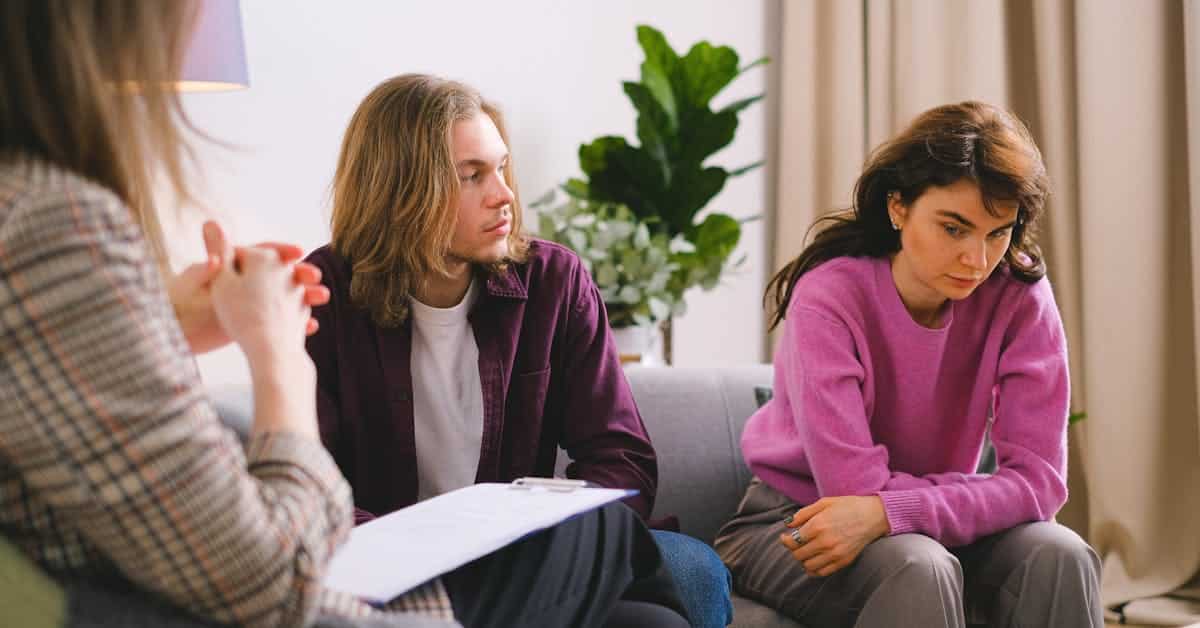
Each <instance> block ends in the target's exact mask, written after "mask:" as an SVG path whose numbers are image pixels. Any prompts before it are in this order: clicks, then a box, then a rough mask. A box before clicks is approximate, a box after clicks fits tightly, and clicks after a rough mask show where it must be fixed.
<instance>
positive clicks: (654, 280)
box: [532, 192, 689, 364]
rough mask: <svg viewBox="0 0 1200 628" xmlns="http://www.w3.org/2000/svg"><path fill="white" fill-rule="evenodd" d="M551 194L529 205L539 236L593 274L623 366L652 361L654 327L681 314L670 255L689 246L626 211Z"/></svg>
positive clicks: (627, 208)
mask: <svg viewBox="0 0 1200 628" xmlns="http://www.w3.org/2000/svg"><path fill="white" fill-rule="evenodd" d="M556 200H557V199H556V198H555V194H554V193H553V192H551V193H550V195H548V196H547V197H545V198H543V199H540V200H538V201H536V202H534V203H533V204H532V207H534V208H537V209H538V233H539V235H541V236H542V237H543V238H546V239H547V240H551V241H554V242H558V243H559V244H562V245H565V246H567V247H570V248H571V249H572V250H574V251H575V252H577V253H578V254H579V258H580V260H581V261H582V262H583V265H584V267H585V268H587V270H588V272H589V273H591V275H592V278H593V279H594V280H595V282H596V287H597V288H599V290H600V297H601V298H602V299H603V300H604V303H605V308H606V309H607V310H608V320H609V324H610V326H611V327H612V328H613V333H614V335H615V336H616V338H617V345H618V348H620V349H621V353H622V356H621V357H622V361H626V362H628V361H637V362H641V363H644V364H653V363H654V362H655V361H656V358H655V356H656V354H657V351H656V349H657V348H658V347H656V346H655V345H656V334H654V333H652V332H653V331H654V328H655V327H654V326H655V324H656V323H660V322H662V321H665V320H667V319H668V318H669V317H670V316H671V315H672V314H676V313H679V312H680V311H682V306H683V301H682V299H680V296H679V295H678V294H677V293H675V292H673V291H672V290H671V287H670V282H671V279H672V277H673V276H674V274H675V272H676V271H677V270H678V269H679V265H678V264H677V263H676V262H674V261H672V259H671V258H672V255H673V253H674V252H678V251H681V250H685V249H686V248H687V247H688V246H689V245H688V244H687V243H686V242H685V241H683V239H682V237H676V238H675V239H674V240H673V241H671V240H668V239H667V237H666V235H665V234H663V233H652V232H651V230H650V228H649V226H648V225H647V224H646V223H645V222H644V221H641V220H639V219H638V218H637V217H636V216H635V215H634V214H633V211H632V210H630V209H629V207H627V206H625V205H618V204H613V203H603V202H596V201H589V200H586V199H581V198H574V197H567V198H566V199H565V200H563V201H560V202H556Z"/></svg>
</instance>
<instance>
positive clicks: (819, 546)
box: [779, 495, 890, 577]
mask: <svg viewBox="0 0 1200 628" xmlns="http://www.w3.org/2000/svg"><path fill="white" fill-rule="evenodd" d="M784 524H785V525H786V526H787V528H788V529H786V530H784V532H783V533H782V534H780V535H779V542H780V543H782V544H783V546H784V547H786V548H787V549H788V551H790V552H791V553H792V557H794V558H795V559H796V560H798V561H800V562H801V563H803V565H804V571H806V572H808V573H809V574H811V575H815V576H822V577H824V576H828V575H831V574H833V573H836V572H837V571H839V570H841V569H844V568H846V567H847V566H848V565H850V563H853V562H854V560H855V559H856V558H858V555H859V554H861V553H862V551H863V549H864V548H866V546H867V545H868V544H869V543H871V542H872V541H874V540H875V539H878V538H879V537H881V536H884V535H886V534H887V533H888V532H889V530H890V527H889V525H888V520H887V514H886V512H885V511H884V509H883V500H881V499H880V498H879V497H878V496H875V495H870V496H866V497H859V496H845V497H822V498H821V499H819V500H817V501H815V502H813V503H812V504H809V505H808V506H805V507H804V508H801V509H800V510H797V511H796V514H794V515H792V516H791V517H788V519H786V520H785V521H784Z"/></svg>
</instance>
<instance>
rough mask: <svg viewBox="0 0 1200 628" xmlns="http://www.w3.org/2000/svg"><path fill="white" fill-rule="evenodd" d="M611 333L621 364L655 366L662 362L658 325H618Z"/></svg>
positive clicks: (660, 337)
mask: <svg viewBox="0 0 1200 628" xmlns="http://www.w3.org/2000/svg"><path fill="white" fill-rule="evenodd" d="M612 334H613V342H614V343H615V344H616V345H617V353H618V354H620V356H621V364H640V365H642V366H655V365H661V364H662V363H663V358H662V334H660V333H659V327H658V325H641V326H632V327H618V328H616V329H614V330H612Z"/></svg>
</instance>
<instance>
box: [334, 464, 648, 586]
mask: <svg viewBox="0 0 1200 628" xmlns="http://www.w3.org/2000/svg"><path fill="white" fill-rule="evenodd" d="M636 494H637V491H635V490H625V489H611V488H589V487H588V486H587V483H586V482H584V481H582V480H563V479H557V478H519V479H517V480H514V481H513V482H512V483H511V484H501V483H483V484H473V485H471V486H467V487H464V488H460V489H458V490H455V491H450V492H449V493H444V494H442V495H438V496H437V497H434V498H431V499H427V500H425V501H423V502H419V503H417V504H413V505H412V506H409V507H407V508H402V509H400V510H397V511H395V512H393V513H390V514H388V515H385V516H383V517H380V518H378V519H375V520H372V521H369V522H367V523H364V524H362V525H360V526H358V527H356V528H354V530H352V531H351V532H350V538H349V540H347V541H346V543H345V544H343V545H342V546H341V547H340V548H338V550H337V551H336V552H335V553H334V556H333V559H332V560H331V561H330V563H329V567H328V570H327V572H326V575H325V579H324V584H325V586H326V587H328V588H330V589H333V590H335V591H341V592H344V593H349V594H351V595H355V596H357V597H359V598H361V599H363V600H365V601H367V602H369V603H372V604H377V605H378V604H385V603H387V602H388V601H390V600H392V599H394V598H395V597H396V596H398V595H401V594H402V593H404V592H406V591H409V590H411V589H414V588H416V587H417V586H419V585H421V584H423V583H425V582H427V581H429V580H432V579H433V578H436V577H438V576H440V575H442V574H444V573H448V572H450V571H453V570H455V569H457V568H458V567H461V566H463V565H465V564H467V563H469V562H471V561H473V560H475V559H477V558H481V557H483V556H486V555H488V554H490V553H492V552H494V551H496V550H498V549H500V548H502V547H504V546H506V545H508V544H509V543H512V542H513V541H516V540H518V539H521V538H523V537H525V536H528V535H530V534H533V533H535V532H538V531H540V530H544V529H546V528H549V527H552V526H554V525H557V524H558V523H561V522H562V521H565V520H567V519H569V518H571V517H573V516H575V515H578V514H581V513H584V512H587V511H589V510H593V509H595V508H599V507H600V506H603V505H605V504H608V503H610V502H614V501H617V500H619V499H624V498H626V497H630V496H633V495H636Z"/></svg>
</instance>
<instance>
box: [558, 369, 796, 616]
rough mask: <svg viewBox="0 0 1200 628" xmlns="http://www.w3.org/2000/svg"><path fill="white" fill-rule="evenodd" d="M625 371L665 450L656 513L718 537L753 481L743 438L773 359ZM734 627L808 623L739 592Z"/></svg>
mask: <svg viewBox="0 0 1200 628" xmlns="http://www.w3.org/2000/svg"><path fill="white" fill-rule="evenodd" d="M625 373H626V375H627V376H628V378H629V385H630V387H631V388H633V396H634V398H635V399H636V400H637V404H638V409H639V410H641V413H642V420H643V421H645V423H646V429H647V430H648V431H649V432H650V439H651V440H652V441H653V442H654V448H655V450H656V451H657V452H658V499H657V500H656V501H655V504H654V516H656V517H660V516H663V515H672V514H673V515H676V516H678V517H679V521H680V525H681V527H682V531H683V532H684V533H686V534H690V535H692V536H694V537H696V538H698V539H701V540H703V541H706V542H709V543H711V542H712V540H713V537H715V536H716V534H717V530H719V529H720V527H721V525H722V524H723V523H725V522H726V521H728V520H729V518H730V517H731V516H733V513H734V511H735V510H737V506H738V503H739V502H740V501H741V499H742V494H743V492H745V490H746V485H747V484H749V483H750V470H749V469H748V468H747V467H746V461H745V460H744V459H743V458H742V450H741V447H740V446H739V443H740V442H741V437H742V427H743V426H744V425H745V424H746V419H747V418H749V417H750V415H751V414H753V413H754V410H755V409H756V408H757V405H758V404H757V403H756V401H755V397H754V388H755V387H756V386H770V385H771V378H772V374H773V370H772V368H771V365H769V364H762V365H754V366H739V367H722V368H679V367H670V368H667V367H633V368H629V369H627V370H626V371H625ZM561 458H562V456H560V459H561ZM561 463H562V461H561V460H560V464H561ZM733 626H736V627H738V628H750V627H752V626H753V627H761V628H801V625H800V624H798V623H796V622H795V621H793V620H791V619H788V618H787V617H784V616H783V615H781V614H779V613H777V612H776V611H775V610H773V609H771V608H768V607H766V606H763V605H761V604H758V603H756V602H754V601H752V600H749V599H746V598H743V597H741V596H739V595H734V596H733Z"/></svg>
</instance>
